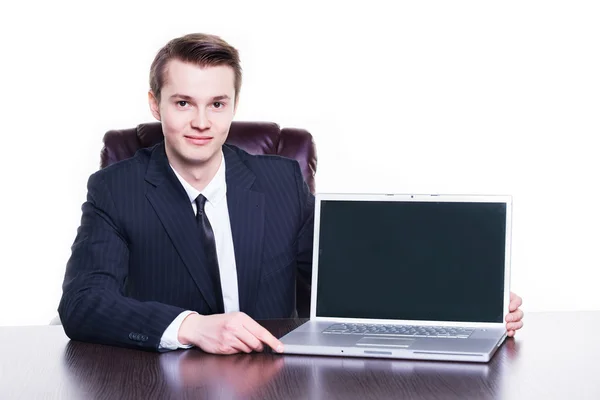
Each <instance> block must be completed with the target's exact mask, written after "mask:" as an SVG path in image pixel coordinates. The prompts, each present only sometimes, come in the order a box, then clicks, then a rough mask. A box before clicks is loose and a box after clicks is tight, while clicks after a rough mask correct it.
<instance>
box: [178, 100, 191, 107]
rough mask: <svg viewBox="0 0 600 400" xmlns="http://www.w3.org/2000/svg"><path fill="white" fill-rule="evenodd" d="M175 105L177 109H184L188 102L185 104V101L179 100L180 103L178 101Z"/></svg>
mask: <svg viewBox="0 0 600 400" xmlns="http://www.w3.org/2000/svg"><path fill="white" fill-rule="evenodd" d="M177 105H178V106H179V107H185V106H187V105H188V102H187V101H185V100H180V101H178V102H177Z"/></svg>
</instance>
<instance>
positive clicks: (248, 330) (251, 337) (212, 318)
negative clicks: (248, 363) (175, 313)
mask: <svg viewBox="0 0 600 400" xmlns="http://www.w3.org/2000/svg"><path fill="white" fill-rule="evenodd" d="M178 340H179V342H181V344H184V345H189V344H192V345H194V346H197V347H199V348H201V349H202V350H204V351H205V352H207V353H213V354H234V353H240V352H244V353H251V352H252V351H262V350H263V343H264V344H266V345H268V346H270V347H271V348H272V349H273V350H274V351H276V352H278V353H281V352H282V351H283V344H282V343H281V342H280V341H279V340H277V338H275V336H273V335H271V333H270V332H269V331H267V330H266V329H265V328H263V327H262V326H260V325H259V324H258V323H257V322H256V321H254V320H253V319H252V318H250V317H249V316H248V315H246V314H244V313H243V312H233V313H227V314H215V315H199V314H195V313H194V314H190V315H188V316H187V317H186V318H185V319H184V320H183V323H182V324H181V327H180V328H179V334H178Z"/></svg>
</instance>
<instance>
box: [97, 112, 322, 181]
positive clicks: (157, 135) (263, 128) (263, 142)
mask: <svg viewBox="0 0 600 400" xmlns="http://www.w3.org/2000/svg"><path fill="white" fill-rule="evenodd" d="M161 140H163V133H162V127H161V125H160V123H159V122H151V123H147V124H140V125H138V126H137V127H135V128H130V129H119V130H111V131H108V132H106V134H105V135H104V139H103V142H104V147H103V148H102V152H101V153H100V167H101V168H104V167H107V166H109V165H111V164H114V163H116V162H117V161H121V160H125V159H127V158H130V157H133V155H134V154H135V152H136V151H138V150H139V149H142V148H144V147H151V146H154V145H155V144H157V143H159V142H160V141H161ZM226 143H228V144H232V145H234V146H237V147H239V148H241V149H242V150H245V151H247V152H248V153H250V154H276V155H280V156H283V157H287V158H292V159H294V160H296V161H298V163H300V168H301V169H302V175H303V176H304V180H305V181H306V183H307V184H308V187H309V188H310V191H311V192H312V193H315V173H316V172H317V149H316V147H315V143H314V141H313V137H312V135H311V134H310V133H309V132H308V131H306V130H304V129H297V128H283V129H280V128H279V125H277V124H275V123H273V122H238V121H234V122H233V123H232V124H231V128H230V129H229V136H228V137H227V141H226Z"/></svg>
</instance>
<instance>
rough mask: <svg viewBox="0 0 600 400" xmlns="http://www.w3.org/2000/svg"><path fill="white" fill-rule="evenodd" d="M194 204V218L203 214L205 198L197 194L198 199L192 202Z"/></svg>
mask: <svg viewBox="0 0 600 400" xmlns="http://www.w3.org/2000/svg"><path fill="white" fill-rule="evenodd" d="M194 202H195V203H196V217H199V216H201V215H202V214H204V206H205V205H206V197H204V195H201V194H199V195H198V197H196V200H194Z"/></svg>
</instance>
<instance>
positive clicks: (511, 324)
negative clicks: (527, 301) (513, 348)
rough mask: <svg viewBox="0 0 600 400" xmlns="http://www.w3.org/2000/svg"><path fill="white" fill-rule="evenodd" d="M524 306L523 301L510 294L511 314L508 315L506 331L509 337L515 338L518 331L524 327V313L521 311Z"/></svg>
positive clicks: (509, 308) (509, 307) (509, 309)
mask: <svg viewBox="0 0 600 400" xmlns="http://www.w3.org/2000/svg"><path fill="white" fill-rule="evenodd" d="M522 304H523V299H522V298H520V297H519V296H517V295H516V294H514V293H513V292H510V304H509V305H508V311H509V313H508V314H507V315H506V330H507V335H508V336H515V333H517V330H519V329H521V328H522V327H523V321H522V319H523V311H522V310H521V309H519V307H521V305H522Z"/></svg>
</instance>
